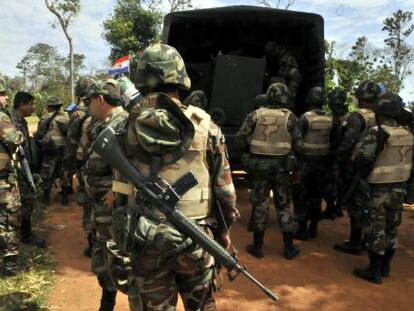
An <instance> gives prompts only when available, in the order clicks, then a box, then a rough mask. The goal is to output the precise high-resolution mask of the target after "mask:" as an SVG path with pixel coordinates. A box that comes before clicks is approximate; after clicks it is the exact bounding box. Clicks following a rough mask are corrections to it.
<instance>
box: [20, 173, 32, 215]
mask: <svg viewBox="0 0 414 311" xmlns="http://www.w3.org/2000/svg"><path fill="white" fill-rule="evenodd" d="M18 182H19V191H20V200H21V205H22V207H21V215H22V218H23V219H30V218H31V217H32V214H33V207H34V201H35V200H36V197H35V193H34V191H33V188H32V186H31V185H30V184H29V182H28V181H27V179H26V177H25V176H24V175H23V173H22V172H19V174H18Z"/></svg>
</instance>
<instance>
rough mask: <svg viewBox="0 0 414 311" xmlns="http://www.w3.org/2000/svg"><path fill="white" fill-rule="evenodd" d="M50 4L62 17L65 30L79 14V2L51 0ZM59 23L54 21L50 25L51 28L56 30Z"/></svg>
mask: <svg viewBox="0 0 414 311" xmlns="http://www.w3.org/2000/svg"><path fill="white" fill-rule="evenodd" d="M50 4H51V5H52V6H53V7H54V8H55V9H56V11H57V12H59V14H60V15H61V16H62V19H63V21H64V23H63V24H64V26H65V27H66V28H67V27H68V26H69V25H70V23H71V22H72V21H73V19H74V18H75V17H77V16H78V15H79V13H80V9H81V5H80V0H52V1H50ZM58 24H59V21H55V22H54V23H53V24H52V27H53V28H56V27H57V26H58Z"/></svg>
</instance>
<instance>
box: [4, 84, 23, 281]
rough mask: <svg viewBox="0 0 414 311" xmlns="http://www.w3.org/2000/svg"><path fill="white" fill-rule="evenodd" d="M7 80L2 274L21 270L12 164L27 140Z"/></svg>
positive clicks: (5, 92)
mask: <svg viewBox="0 0 414 311" xmlns="http://www.w3.org/2000/svg"><path fill="white" fill-rule="evenodd" d="M7 99H8V97H7V90H6V82H5V81H4V80H3V79H1V78H0V129H1V130H0V157H1V161H0V182H1V184H2V200H1V201H0V223H1V225H0V262H2V265H1V266H0V276H1V277H11V276H14V275H16V274H17V273H18V272H20V270H21V269H20V267H19V265H18V262H17V259H18V254H19V240H18V236H19V234H18V230H19V228H20V208H21V203H20V197H19V188H18V185H17V174H16V171H15V169H14V167H13V165H12V164H11V161H12V157H13V153H14V152H15V148H16V145H20V144H22V143H23V141H24V136H23V134H22V133H21V132H20V131H19V130H17V129H16V127H15V125H14V124H13V122H12V119H11V116H10V113H9V111H8V110H7V107H6V105H7Z"/></svg>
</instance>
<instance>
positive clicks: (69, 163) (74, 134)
mask: <svg viewBox="0 0 414 311" xmlns="http://www.w3.org/2000/svg"><path fill="white" fill-rule="evenodd" d="M88 116H89V114H88V113H87V112H86V111H84V110H76V111H75V112H73V113H72V115H71V116H70V119H69V125H68V133H67V136H66V141H67V144H66V146H65V154H64V156H63V163H64V166H65V169H68V170H70V169H76V168H77V166H78V165H77V161H76V150H77V148H78V146H79V140H80V137H81V134H82V124H83V122H84V121H85V120H86V118H87V117H88Z"/></svg>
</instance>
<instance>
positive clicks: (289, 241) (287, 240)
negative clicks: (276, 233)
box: [283, 232, 300, 260]
mask: <svg viewBox="0 0 414 311" xmlns="http://www.w3.org/2000/svg"><path fill="white" fill-rule="evenodd" d="M283 242H284V249H285V258H286V259H289V260H292V259H293V258H295V257H296V256H298V255H299V253H300V249H299V247H297V246H296V245H295V244H293V232H283Z"/></svg>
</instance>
